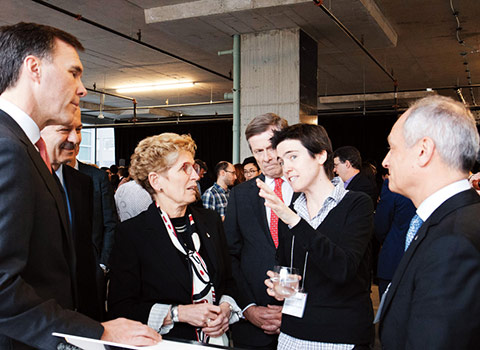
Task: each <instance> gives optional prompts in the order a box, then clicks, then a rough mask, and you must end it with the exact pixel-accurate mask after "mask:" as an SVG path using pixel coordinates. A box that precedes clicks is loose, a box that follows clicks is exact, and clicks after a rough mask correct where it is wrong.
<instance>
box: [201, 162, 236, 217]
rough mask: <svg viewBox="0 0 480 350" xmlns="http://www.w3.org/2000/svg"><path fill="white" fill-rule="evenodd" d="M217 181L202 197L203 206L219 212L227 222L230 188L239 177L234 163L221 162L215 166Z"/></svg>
mask: <svg viewBox="0 0 480 350" xmlns="http://www.w3.org/2000/svg"><path fill="white" fill-rule="evenodd" d="M215 174H216V175H217V181H216V182H215V183H214V184H213V186H212V187H210V188H208V189H207V190H206V191H205V192H204V193H203V195H202V202H203V206H204V207H205V208H207V209H213V210H216V211H217V212H218V214H219V215H220V216H221V218H222V220H225V211H226V209H227V204H228V195H229V193H230V190H229V189H228V187H229V186H233V183H234V182H235V179H236V178H237V175H235V167H234V166H233V164H232V163H229V162H227V161H221V162H219V163H218V164H217V165H216V166H215Z"/></svg>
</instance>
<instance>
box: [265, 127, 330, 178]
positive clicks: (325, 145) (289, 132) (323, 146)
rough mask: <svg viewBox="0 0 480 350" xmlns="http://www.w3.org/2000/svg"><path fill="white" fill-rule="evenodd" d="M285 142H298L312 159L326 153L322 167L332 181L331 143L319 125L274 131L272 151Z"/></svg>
mask: <svg viewBox="0 0 480 350" xmlns="http://www.w3.org/2000/svg"><path fill="white" fill-rule="evenodd" d="M285 140H298V141H300V143H301V144H302V146H303V147H305V148H306V149H307V151H308V153H309V154H310V156H311V157H312V158H314V157H315V155H316V154H320V153H322V152H323V151H326V152H327V160H326V161H325V164H324V165H323V168H324V169H325V173H326V174H327V177H328V178H329V179H333V158H332V142H331V141H330V138H329V137H328V134H327V131H326V130H325V128H324V127H323V126H321V125H313V124H295V125H292V126H288V127H286V128H285V129H282V130H278V131H274V133H273V136H272V138H271V139H270V141H271V142H272V147H273V148H274V149H276V148H277V146H278V145H279V144H280V143H281V142H283V141H285Z"/></svg>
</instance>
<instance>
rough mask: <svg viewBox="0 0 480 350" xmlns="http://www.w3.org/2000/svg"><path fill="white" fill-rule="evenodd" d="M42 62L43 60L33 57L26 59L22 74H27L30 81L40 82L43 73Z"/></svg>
mask: <svg viewBox="0 0 480 350" xmlns="http://www.w3.org/2000/svg"><path fill="white" fill-rule="evenodd" d="M41 68H42V62H41V60H40V59H39V58H38V57H36V56H33V55H29V56H27V57H25V59H24V60H23V65H22V68H21V71H20V74H26V75H27V76H28V77H29V79H31V80H33V81H35V82H39V81H40V78H41V75H42V74H41V73H42V69H41Z"/></svg>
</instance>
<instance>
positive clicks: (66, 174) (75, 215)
mask: <svg viewBox="0 0 480 350" xmlns="http://www.w3.org/2000/svg"><path fill="white" fill-rule="evenodd" d="M62 171H63V180H64V184H65V187H66V190H67V194H68V200H69V202H70V208H71V213H72V223H71V225H72V234H73V240H74V244H75V253H76V257H77V264H76V273H77V286H78V311H79V312H81V313H83V314H85V315H87V316H90V317H92V318H93V319H95V320H100V319H101V304H100V301H99V299H98V294H97V282H96V279H95V272H96V262H95V255H94V249H93V243H92V214H93V184H92V179H91V178H90V177H89V176H87V175H85V174H82V173H81V172H79V171H78V170H75V169H74V168H72V167H69V166H68V165H63V170H62Z"/></svg>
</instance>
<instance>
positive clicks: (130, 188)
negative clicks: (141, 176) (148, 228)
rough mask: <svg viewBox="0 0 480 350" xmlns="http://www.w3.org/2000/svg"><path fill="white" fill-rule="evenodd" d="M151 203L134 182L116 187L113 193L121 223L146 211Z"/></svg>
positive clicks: (148, 196) (149, 197)
mask: <svg viewBox="0 0 480 350" xmlns="http://www.w3.org/2000/svg"><path fill="white" fill-rule="evenodd" d="M151 203H152V197H151V196H150V194H149V193H148V192H147V191H146V190H145V189H144V188H143V187H142V186H140V185H139V184H138V183H137V182H136V181H134V180H130V181H128V182H126V183H125V184H123V185H122V186H118V189H117V191H116V192H115V205H116V207H117V213H118V218H119V219H120V221H121V222H123V221H125V220H127V219H130V218H133V217H135V216H137V215H138V214H140V213H141V212H142V211H145V210H147V209H148V206H149V205H150V204H151Z"/></svg>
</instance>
